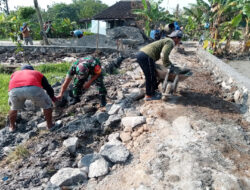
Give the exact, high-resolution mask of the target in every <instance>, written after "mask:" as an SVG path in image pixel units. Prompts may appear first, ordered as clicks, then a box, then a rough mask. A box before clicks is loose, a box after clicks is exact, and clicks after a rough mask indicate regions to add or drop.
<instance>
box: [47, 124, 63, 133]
mask: <svg viewBox="0 0 250 190" xmlns="http://www.w3.org/2000/svg"><path fill="white" fill-rule="evenodd" d="M61 126H62V123H58V122H56V123H55V124H54V125H53V126H52V127H51V128H49V131H50V132H52V131H55V130H57V129H59V128H60V127H61Z"/></svg>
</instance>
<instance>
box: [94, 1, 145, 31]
mask: <svg viewBox="0 0 250 190" xmlns="http://www.w3.org/2000/svg"><path fill="white" fill-rule="evenodd" d="M140 8H142V2H141V0H130V1H129V0H122V1H119V2H117V3H116V4H114V5H113V6H110V7H108V8H107V9H105V10H104V11H102V12H101V13H99V14H97V15H95V16H93V18H92V19H93V20H102V21H105V22H107V28H114V27H117V26H137V27H140V25H141V23H140V21H138V20H137V15H135V14H133V10H134V9H140Z"/></svg>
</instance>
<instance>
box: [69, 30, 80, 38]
mask: <svg viewBox="0 0 250 190" xmlns="http://www.w3.org/2000/svg"><path fill="white" fill-rule="evenodd" d="M70 34H71V35H72V36H74V37H77V38H81V37H83V32H82V31H81V30H74V31H71V32H70Z"/></svg>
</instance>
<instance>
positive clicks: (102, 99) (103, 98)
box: [100, 95, 107, 107]
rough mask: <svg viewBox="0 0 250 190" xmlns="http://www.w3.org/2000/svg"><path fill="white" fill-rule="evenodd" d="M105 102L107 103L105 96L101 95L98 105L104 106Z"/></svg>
mask: <svg viewBox="0 0 250 190" xmlns="http://www.w3.org/2000/svg"><path fill="white" fill-rule="evenodd" d="M106 104H107V101H106V96H104V95H102V96H101V104H100V106H101V107H104V106H106Z"/></svg>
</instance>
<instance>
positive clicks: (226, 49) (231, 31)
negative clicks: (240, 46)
mask: <svg viewBox="0 0 250 190" xmlns="http://www.w3.org/2000/svg"><path fill="white" fill-rule="evenodd" d="M232 36H233V29H231V30H230V31H229V35H228V38H227V42H226V45H225V51H226V52H227V53H229V51H230V42H231V40H232Z"/></svg>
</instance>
